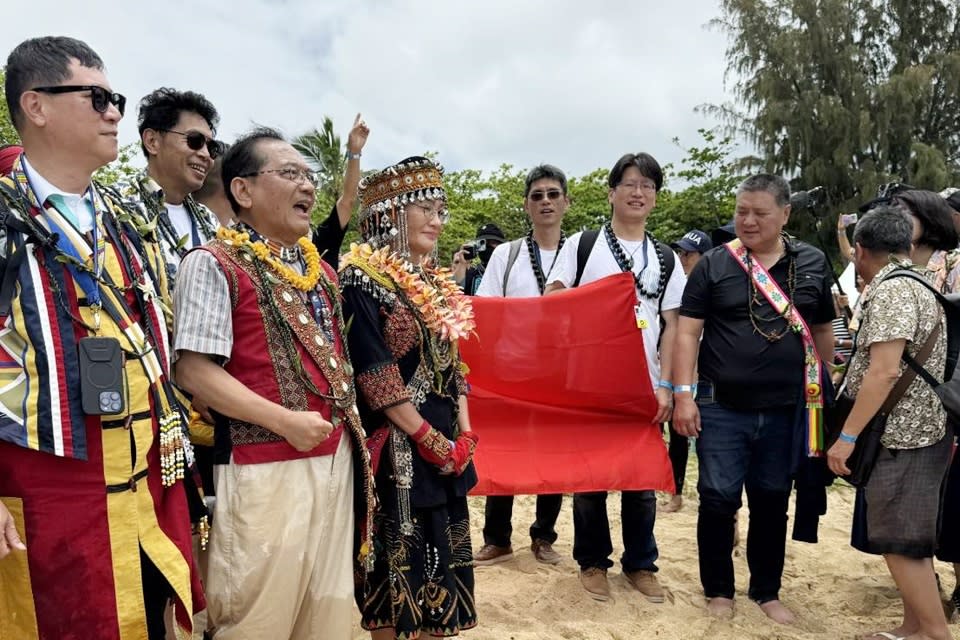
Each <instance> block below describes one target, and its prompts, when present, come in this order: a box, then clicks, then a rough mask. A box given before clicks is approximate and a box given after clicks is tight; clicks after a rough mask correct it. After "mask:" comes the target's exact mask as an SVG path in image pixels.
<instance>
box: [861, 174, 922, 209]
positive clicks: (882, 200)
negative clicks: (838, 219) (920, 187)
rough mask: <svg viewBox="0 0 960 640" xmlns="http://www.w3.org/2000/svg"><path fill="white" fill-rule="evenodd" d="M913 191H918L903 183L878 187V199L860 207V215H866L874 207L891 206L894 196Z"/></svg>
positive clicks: (889, 183) (892, 183)
mask: <svg viewBox="0 0 960 640" xmlns="http://www.w3.org/2000/svg"><path fill="white" fill-rule="evenodd" d="M912 189H916V187H912V186H910V185H909V184H904V183H903V182H888V183H886V184H882V185H880V186H879V187H877V197H876V198H874V199H873V200H870V201H869V202H865V203H864V204H862V205H860V209H859V211H860V213H866V212H867V211H869V210H870V209H873V208H874V207H878V206H880V205H882V204H890V203H891V202H893V198H894V196H896V195H897V194H898V193H902V192H904V191H910V190H912Z"/></svg>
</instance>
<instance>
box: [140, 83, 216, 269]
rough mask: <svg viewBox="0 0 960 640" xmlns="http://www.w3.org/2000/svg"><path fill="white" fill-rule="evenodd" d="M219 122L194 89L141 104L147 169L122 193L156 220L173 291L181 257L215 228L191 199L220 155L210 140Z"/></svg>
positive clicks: (163, 92)
mask: <svg viewBox="0 0 960 640" xmlns="http://www.w3.org/2000/svg"><path fill="white" fill-rule="evenodd" d="M219 120H220V116H219V114H218V113H217V110H216V108H214V106H213V105H212V104H211V103H210V101H209V100H207V99H206V98H205V97H204V96H202V95H201V94H199V93H195V92H193V91H177V90H176V89H169V88H166V87H164V88H161V89H157V90H156V91H154V92H152V93H150V94H148V95H146V96H144V97H143V99H141V100H140V106H139V114H138V119H137V124H138V129H139V131H140V147H141V148H142V149H143V154H144V156H146V158H147V168H146V170H145V171H144V172H143V173H141V174H140V175H139V176H137V179H136V181H135V184H134V185H132V186H129V187H127V188H126V189H125V192H126V193H125V195H126V196H127V197H129V198H130V199H131V200H132V201H134V202H135V203H136V205H137V206H138V207H139V208H140V210H141V211H142V212H143V213H144V214H145V215H146V217H147V219H148V220H150V221H155V222H156V227H155V229H156V234H157V236H158V238H159V240H160V242H161V244H162V245H163V248H164V252H165V253H166V257H167V271H168V281H169V283H170V286H171V287H172V286H173V284H174V276H175V275H176V271H177V267H178V266H179V264H180V259H181V258H182V257H183V256H184V254H186V252H187V251H189V250H190V249H192V248H194V247H197V246H200V245H201V244H204V243H205V242H207V241H208V240H211V239H213V237H214V236H215V235H216V232H217V227H218V226H219V222H218V220H217V217H216V216H215V215H214V214H213V212H212V211H210V210H209V209H208V208H207V207H205V206H203V205H202V204H200V203H198V202H197V201H196V200H195V199H194V197H193V195H191V194H193V192H195V191H197V190H198V189H200V187H202V186H203V182H204V180H205V179H206V177H207V174H208V173H209V172H210V170H211V169H212V168H213V163H214V160H216V159H217V157H219V156H220V155H221V154H222V153H223V151H224V144H223V143H222V142H220V141H219V140H216V139H215V138H214V135H215V133H216V127H217V124H218V123H219Z"/></svg>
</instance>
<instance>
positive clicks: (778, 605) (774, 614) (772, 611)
mask: <svg viewBox="0 0 960 640" xmlns="http://www.w3.org/2000/svg"><path fill="white" fill-rule="evenodd" d="M760 610H761V611H763V612H764V613H765V614H767V617H768V618H770V619H771V620H773V621H774V622H777V623H779V624H792V623H793V622H794V620H796V618H795V617H794V615H793V612H792V611H790V609H787V608H786V607H785V606H783V603H782V602H780V601H779V600H770V601H769V602H764V603H763V604H762V605H760Z"/></svg>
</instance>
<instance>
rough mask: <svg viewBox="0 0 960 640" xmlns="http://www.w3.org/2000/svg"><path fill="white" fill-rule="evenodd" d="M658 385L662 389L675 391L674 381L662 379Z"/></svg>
mask: <svg viewBox="0 0 960 640" xmlns="http://www.w3.org/2000/svg"><path fill="white" fill-rule="evenodd" d="M657 387H658V388H660V389H670V391H673V383H672V382H670V381H669V380H661V381H660V382H658V383H657Z"/></svg>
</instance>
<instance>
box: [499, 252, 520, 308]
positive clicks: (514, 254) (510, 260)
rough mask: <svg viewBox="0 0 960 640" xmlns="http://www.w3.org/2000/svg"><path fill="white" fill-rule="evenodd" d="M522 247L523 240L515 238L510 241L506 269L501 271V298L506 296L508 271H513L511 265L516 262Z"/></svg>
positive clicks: (508, 278)
mask: <svg viewBox="0 0 960 640" xmlns="http://www.w3.org/2000/svg"><path fill="white" fill-rule="evenodd" d="M522 246H523V238H517V239H516V240H511V241H510V253H509V255H507V268H506V269H504V271H503V292H502V293H503V296H504V297H506V295H507V281H508V280H510V270H511V269H513V263H514V262H516V261H517V256H519V255H520V249H521V248H522Z"/></svg>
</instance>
